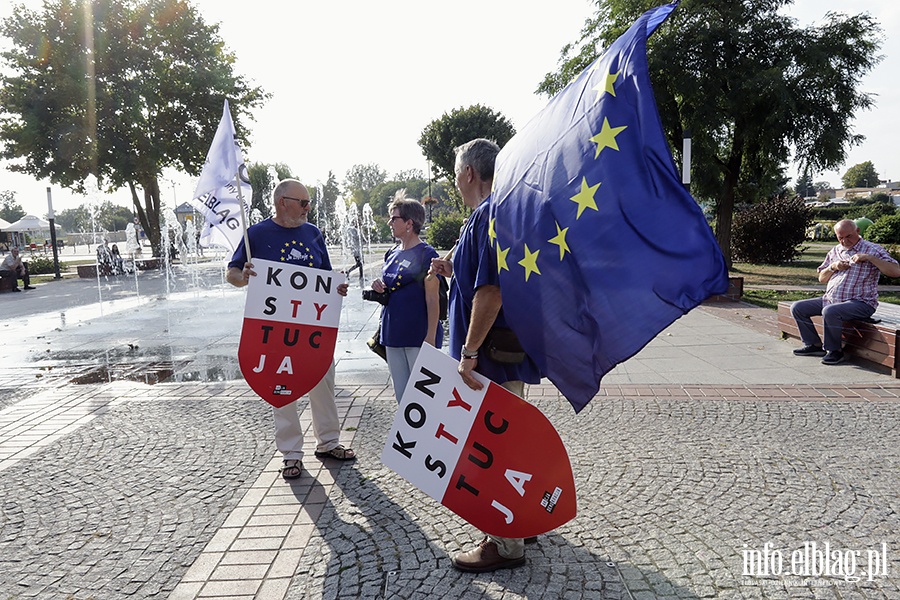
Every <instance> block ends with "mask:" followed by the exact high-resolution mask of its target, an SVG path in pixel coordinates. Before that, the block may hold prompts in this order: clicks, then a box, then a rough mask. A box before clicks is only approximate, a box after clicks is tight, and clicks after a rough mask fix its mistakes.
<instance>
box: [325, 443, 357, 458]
mask: <svg viewBox="0 0 900 600" xmlns="http://www.w3.org/2000/svg"><path fill="white" fill-rule="evenodd" d="M316 458H334V459H337V460H356V452H354V451H353V449H352V448H344V447H343V446H341V445H340V444H338V445H337V446H335V447H334V448H332V449H331V450H326V451H325V452H319V451H318V450H316Z"/></svg>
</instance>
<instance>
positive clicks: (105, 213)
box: [55, 200, 134, 232]
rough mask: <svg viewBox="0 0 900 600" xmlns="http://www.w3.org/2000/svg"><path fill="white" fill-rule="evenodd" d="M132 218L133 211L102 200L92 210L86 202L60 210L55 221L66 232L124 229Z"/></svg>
mask: <svg viewBox="0 0 900 600" xmlns="http://www.w3.org/2000/svg"><path fill="white" fill-rule="evenodd" d="M92 213H93V214H92ZM133 220H134V213H133V212H131V211H130V210H128V209H127V208H125V207H124V206H120V205H118V204H113V203H112V202H111V201H109V200H104V201H103V203H102V204H100V205H99V206H98V207H97V208H96V209H95V210H94V211H92V210H91V207H90V206H89V205H87V204H82V205H81V206H78V207H77V208H67V209H66V210H63V211H60V212H58V213H57V214H56V219H55V223H56V224H57V225H59V226H60V227H62V228H63V229H64V230H66V231H68V232H90V231H124V230H125V228H126V227H128V224H129V223H131V222H132V221H133Z"/></svg>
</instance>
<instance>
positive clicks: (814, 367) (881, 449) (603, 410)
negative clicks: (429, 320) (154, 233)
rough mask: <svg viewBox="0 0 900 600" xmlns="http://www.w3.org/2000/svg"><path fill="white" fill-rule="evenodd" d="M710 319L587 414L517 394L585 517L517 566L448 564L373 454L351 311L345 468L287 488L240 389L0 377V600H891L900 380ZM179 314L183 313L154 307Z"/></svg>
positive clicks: (364, 363)
mask: <svg viewBox="0 0 900 600" xmlns="http://www.w3.org/2000/svg"><path fill="white" fill-rule="evenodd" d="M60 289H62V288H60ZM351 296H353V294H351ZM229 298H230V297H229ZM181 301H182V299H180V298H173V299H171V300H169V301H167V304H169V305H170V308H171V306H178V307H180V306H181V304H180V302H181ZM227 302H228V303H229V306H230V307H232V309H233V307H234V306H239V301H238V303H237V304H234V302H235V300H234V299H233V298H232V299H228V300H227ZM142 310H143V311H144V312H145V313H151V312H153V310H151V309H150V308H149V307H145V308H144V309H142ZM238 310H239V309H238ZM726 311H728V309H727V308H725V307H722V306H719V307H715V308H712V307H711V308H709V309H707V308H703V309H700V310H698V311H694V312H692V313H691V314H690V315H688V316H687V317H685V319H683V320H680V321H679V322H678V323H676V325H674V326H673V328H671V330H670V331H668V332H667V333H666V334H664V335H663V336H661V338H660V339H659V340H658V341H654V343H653V344H651V346H648V348H647V352H646V353H642V354H643V356H642V355H638V356H637V357H635V359H632V361H629V363H630V365H629V369H623V370H621V371H620V372H618V373H613V374H611V375H610V377H609V381H608V382H607V383H605V384H604V386H603V387H602V388H601V392H600V394H599V395H598V397H597V398H595V399H594V401H593V402H592V403H591V404H589V405H588V407H587V408H586V409H585V410H584V411H582V413H580V414H578V415H576V414H574V413H573V411H572V409H571V407H570V406H569V404H568V402H566V401H565V399H563V398H560V396H559V394H558V393H557V392H556V390H555V388H553V387H552V386H551V385H549V384H542V385H538V386H530V387H529V389H528V392H527V394H528V400H529V401H531V402H532V403H534V404H535V405H536V406H538V407H539V408H540V409H541V410H542V411H543V412H544V413H545V414H546V415H547V416H548V418H550V420H551V421H552V422H553V423H554V425H555V426H556V428H557V430H558V431H559V432H560V435H561V437H562V438H563V441H564V442H565V445H566V448H567V449H568V451H569V454H570V459H571V462H572V466H573V470H574V473H575V479H576V488H577V493H578V502H579V512H578V516H577V517H576V518H575V519H574V520H573V521H571V522H569V523H567V524H566V525H565V526H563V527H561V528H559V529H558V530H556V531H553V532H550V533H548V534H546V535H543V536H540V538H539V541H538V543H537V544H535V545H530V546H528V547H527V550H526V552H527V556H528V563H527V565H526V566H525V567H523V568H520V569H516V570H512V571H498V572H495V573H490V574H482V575H472V574H463V573H459V572H456V571H455V570H453V569H452V568H451V567H450V565H449V560H448V555H450V554H452V553H454V552H456V551H457V550H459V549H461V548H467V547H469V545H470V544H472V543H473V542H475V541H477V540H478V533H477V532H476V531H474V529H473V528H472V527H471V526H469V525H467V524H465V523H464V522H463V521H462V520H461V519H459V518H457V517H456V516H455V515H453V514H452V513H450V512H449V511H447V510H445V509H444V508H443V507H441V506H439V505H437V504H436V503H435V502H434V501H432V500H431V499H430V498H428V497H426V496H425V495H424V494H422V493H421V492H419V491H417V490H415V489H413V488H412V487H411V486H410V485H409V484H407V483H406V482H405V481H404V480H402V479H401V478H400V477H399V476H397V475H396V474H394V473H393V472H391V471H390V470H388V469H387V468H386V467H384V466H383V465H382V464H381V462H380V454H381V448H382V446H383V443H384V436H385V434H386V432H387V431H388V429H389V426H390V423H391V421H392V419H393V412H394V410H395V408H396V401H395V399H394V398H393V394H392V392H391V388H390V386H389V385H388V382H387V379H386V372H385V368H384V367H383V363H378V362H377V361H376V362H372V360H371V359H370V358H368V356H367V355H366V351H365V350H364V351H362V352H359V351H358V347H359V346H360V344H361V343H362V339H364V338H365V337H367V333H368V332H369V330H370V329H371V328H372V314H373V309H372V308H371V307H368V306H366V305H364V304H362V303H361V302H358V301H356V300H351V301H349V302H348V309H347V314H346V315H345V317H346V318H342V336H343V337H342V340H341V341H340V342H339V349H338V352H337V358H338V359H339V362H338V381H337V384H338V388H339V390H338V392H339V393H338V395H339V398H338V400H339V409H340V412H341V415H342V418H343V419H344V421H343V434H342V439H343V441H345V442H346V443H348V444H352V445H353V446H354V447H355V448H356V449H357V450H358V452H359V455H360V459H359V460H358V461H357V462H356V463H353V464H337V463H335V464H332V463H331V462H329V461H326V462H321V461H318V460H316V459H314V458H311V452H310V453H308V456H310V458H307V459H304V471H305V472H304V476H303V477H302V478H301V479H299V480H297V482H295V483H293V484H288V483H286V482H284V481H282V480H281V478H280V476H279V475H278V471H277V469H278V467H279V466H280V459H279V458H278V456H277V455H276V454H275V451H274V448H273V445H272V440H271V435H272V434H271V430H272V423H271V411H270V410H269V409H268V407H267V405H265V404H264V403H262V402H260V401H259V399H258V398H257V397H256V396H255V395H254V394H253V393H252V391H250V390H249V389H248V387H247V386H246V384H245V383H244V382H243V381H241V380H225V381H173V382H170V383H158V384H156V385H146V384H144V383H137V382H133V381H113V382H110V383H102V384H90V385H75V384H72V383H69V379H68V378H66V377H56V375H55V374H54V373H53V370H51V371H50V372H49V374H48V375H46V376H45V377H41V378H33V379H29V380H28V381H21V379H17V377H19V378H20V377H21V375H22V373H24V372H25V371H23V370H22V369H28V368H31V366H30V365H29V364H25V363H24V362H21V363H18V364H16V365H13V366H12V367H10V368H3V369H0V384H2V385H0V390H3V392H2V393H0V400H2V401H3V403H4V404H0V490H2V499H0V599H2V600H7V599H11V598H63V599H68V598H71V599H73V600H87V599H92V598H93V599H107V598H109V599H112V600H118V599H125V598H172V599H175V600H177V599H180V598H279V599H281V598H289V599H294V600H296V599H300V598H304V599H305V598H310V599H319V598H327V599H331V598H341V599H343V598H429V597H432V596H434V595H440V596H443V597H445V598H466V599H469V598H471V599H476V598H491V599H504V600H506V599H520V598H522V599H524V598H529V599H531V598H572V599H575V598H603V599H627V600H632V599H637V600H650V599H653V598H672V599H674V598H893V599H900V560H898V558H897V557H898V552H900V516H898V515H900V477H898V473H900V469H898V468H900V433H898V432H900V427H898V426H900V382H897V380H894V379H891V378H890V377H887V376H884V375H879V374H873V373H869V372H867V371H866V370H865V369H862V368H859V367H857V366H854V365H842V366H841V367H839V368H834V367H823V366H820V365H818V363H817V361H808V360H807V361H804V360H802V359H795V358H794V357H792V356H790V349H791V348H792V347H793V346H791V344H790V343H789V342H784V341H780V340H777V339H774V337H773V336H772V335H771V333H770V332H767V330H766V327H767V326H769V325H767V323H766V319H765V315H764V313H758V312H755V311H753V310H750V309H748V308H747V307H746V306H745V305H740V306H739V307H738V308H735V309H733V310H732V311H731V312H730V313H727V314H726ZM174 314H178V315H182V317H183V318H193V317H192V316H191V315H190V314H185V313H184V311H181V310H180V309H179V310H167V311H166V314H165V315H162V316H161V317H160V318H165V319H167V322H169V323H171V322H172V321H171V319H172V315H174ZM131 318H133V316H129V313H128V311H127V310H123V311H119V312H117V313H115V314H111V313H107V314H106V315H105V316H103V317H102V318H101V319H94V320H93V321H92V322H91V323H88V321H85V322H84V323H83V325H79V326H75V325H72V323H71V322H70V323H69V325H68V326H67V327H65V328H62V329H63V331H55V329H54V328H50V329H48V331H47V335H49V336H50V337H49V338H48V339H49V341H50V342H51V346H53V347H54V348H55V347H57V346H58V347H59V348H70V347H71V346H73V345H77V346H78V347H79V348H82V349H85V348H96V347H97V346H99V344H98V345H96V346H92V342H90V339H91V338H92V336H93V334H92V332H93V331H94V329H93V328H94V327H96V326H97V324H96V323H99V324H100V325H102V327H101V328H100V331H102V335H103V336H105V335H109V336H112V335H113V333H111V332H115V331H116V330H122V329H124V328H125V326H126V324H127V323H128V322H129V319H131ZM142 318H144V317H142ZM146 318H147V319H149V318H150V317H149V316H147V317H146ZM748 321H752V322H753V323H754V326H755V327H753V328H748V327H746V325H748ZM140 322H141V323H142V325H141V328H143V329H148V330H153V327H152V326H151V325H152V321H150V320H148V321H140ZM92 323H93V324H92ZM0 325H3V326H4V327H7V326H8V327H7V329H6V330H4V331H10V329H9V327H12V326H13V325H11V324H10V323H9V322H8V321H4V322H0ZM68 330H76V331H75V332H73V333H71V335H70V334H69V333H67V331H68ZM219 333H220V330H219V329H212V330H210V331H209V340H212V342H209V340H207V341H208V342H209V343H207V344H202V343H200V342H202V341H203V340H202V339H200V338H202V336H197V339H198V345H197V348H200V350H198V352H199V354H201V355H203V354H204V353H206V354H207V355H209V356H212V355H213V353H212V352H207V351H206V350H204V349H205V348H210V347H213V346H224V347H225V348H230V345H231V344H233V343H234V341H233V339H232V338H231V337H228V336H225V335H223V336H222V337H217V336H219ZM76 334H77V335H76ZM132 335H133V337H135V339H141V340H143V339H145V338H144V337H142V336H141V335H140V332H134V333H133V334H132ZM101 337H102V336H101ZM104 339H107V340H113V339H114V338H113V337H109V338H104ZM13 341H14V342H15V343H20V342H18V340H11V339H10V338H8V337H7V336H4V344H5V345H7V346H9V344H10V343H12V342H13ZM46 341H47V340H37V339H34V340H32V341H31V342H30V343H29V344H24V343H23V344H24V345H23V346H21V348H25V349H29V350H34V349H36V348H38V347H40V344H41V343H46ZM76 341H77V344H76V343H75V342H76ZM140 343H141V344H143V345H145V347H146V345H147V342H145V341H141V342H140ZM192 343H193V342H192ZM723 349H727V351H726V350H723ZM728 351H730V353H731V356H724V355H725V354H727V353H728ZM7 352H11V351H9V350H7ZM223 353H224V352H223ZM6 356H7V357H9V356H11V355H10V354H7V355H6ZM10 360H11V359H10ZM662 363H664V366H660V364H662ZM626 364H628V363H626ZM679 365H681V366H682V367H683V368H682V370H681V371H679ZM773 365H774V366H773ZM766 369H769V372H770V374H771V375H770V382H769V383H752V381H754V380H756V379H760V378H761V375H760V373H761V372H765V371H766ZM842 369H843V370H842ZM706 370H708V371H710V373H709V374H707V373H706ZM28 372H29V373H31V374H32V376H33V372H31V371H28ZM184 372H187V370H185V371H184ZM679 372H681V373H683V375H682V381H677V378H678V373H679ZM685 374H687V375H685ZM841 375H844V379H846V380H847V381H845V382H841V381H840V379H841ZM707 376H708V377H709V379H704V378H705V377H707ZM300 402H301V408H303V407H305V403H306V400H305V399H303V400H301V401H300ZM302 420H303V422H304V423H306V424H307V425H308V421H309V419H308V414H307V413H306V411H304V413H303V417H302ZM309 438H311V436H309ZM813 544H815V547H813ZM826 544H828V546H827V551H828V553H829V554H828V556H829V557H830V559H831V560H830V561H829V562H828V566H827V568H828V572H827V573H824V574H823V573H821V568H822V561H816V560H814V559H815V557H816V556H817V553H818V554H821V553H822V552H823V551H825V549H826V546H825V545H826ZM779 558H780V562H779ZM882 559H886V560H882ZM879 561H881V562H879ZM779 566H780V570H779V572H778V573H777V574H775V573H772V571H773V570H778V567H779ZM763 567H766V568H768V569H769V571H768V574H766V572H765V571H764V570H763ZM876 568H877V569H878V570H877V571H876ZM864 572H865V574H864ZM870 573H871V576H870V575H869V574H870ZM857 576H860V580H859V581H856V580H855V579H856V578H857Z"/></svg>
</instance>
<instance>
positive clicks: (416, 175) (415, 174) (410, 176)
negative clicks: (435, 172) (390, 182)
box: [394, 169, 425, 181]
mask: <svg viewBox="0 0 900 600" xmlns="http://www.w3.org/2000/svg"><path fill="white" fill-rule="evenodd" d="M418 179H425V174H424V173H423V172H422V169H406V170H405V171H400V172H399V173H397V174H396V175H394V181H415V180H418Z"/></svg>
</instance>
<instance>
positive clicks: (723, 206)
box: [716, 127, 744, 270]
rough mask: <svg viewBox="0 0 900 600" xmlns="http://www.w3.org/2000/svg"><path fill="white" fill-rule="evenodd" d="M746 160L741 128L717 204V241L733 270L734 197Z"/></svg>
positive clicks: (735, 136) (726, 264) (725, 169)
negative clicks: (732, 229)
mask: <svg viewBox="0 0 900 600" xmlns="http://www.w3.org/2000/svg"><path fill="white" fill-rule="evenodd" d="M743 160H744V141H743V135H742V134H741V128H740V127H738V128H736V129H735V133H734V136H733V138H732V141H731V154H730V155H729V157H728V162H727V163H726V164H725V165H724V167H725V168H724V172H725V179H724V181H723V183H722V192H721V193H720V194H719V198H718V201H717V202H716V241H718V242H719V248H720V249H721V250H722V254H723V255H724V256H725V266H726V267H728V269H729V270H730V269H731V265H732V261H731V226H732V223H733V222H734V197H735V194H736V192H737V186H738V179H739V178H740V173H741V163H742V162H743Z"/></svg>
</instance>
